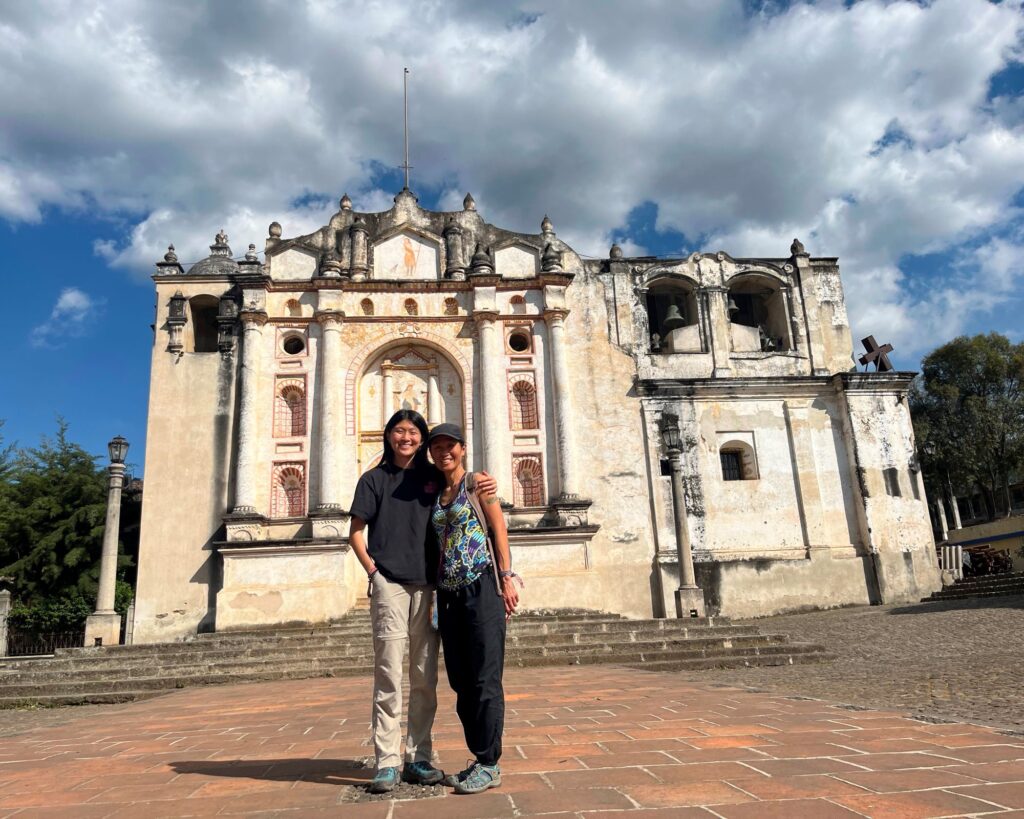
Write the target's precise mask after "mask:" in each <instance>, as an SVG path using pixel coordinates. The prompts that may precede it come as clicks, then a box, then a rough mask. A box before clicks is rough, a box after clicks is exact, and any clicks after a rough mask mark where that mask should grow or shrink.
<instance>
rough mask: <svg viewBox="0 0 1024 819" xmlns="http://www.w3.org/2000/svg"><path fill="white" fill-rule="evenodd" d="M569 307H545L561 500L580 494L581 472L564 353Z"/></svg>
mask: <svg viewBox="0 0 1024 819" xmlns="http://www.w3.org/2000/svg"><path fill="white" fill-rule="evenodd" d="M568 314H569V311H568V310H551V309H549V310H546V311H545V312H544V318H545V320H546V321H547V325H548V338H549V347H550V350H551V382H552V384H553V386H554V393H555V395H554V399H555V438H556V440H557V444H558V484H559V487H560V497H559V500H565V501H572V500H576V499H578V498H579V473H578V469H577V466H576V442H575V429H574V426H573V410H572V396H571V392H570V387H569V364H568V359H567V358H566V353H565V317H566V316H567V315H568Z"/></svg>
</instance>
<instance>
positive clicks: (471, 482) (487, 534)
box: [465, 472, 504, 597]
mask: <svg viewBox="0 0 1024 819" xmlns="http://www.w3.org/2000/svg"><path fill="white" fill-rule="evenodd" d="M465 481H466V497H467V498H468V499H469V505H470V506H472V507H473V511H474V512H475V513H476V519H477V520H478V521H479V522H480V528H481V529H483V530H484V540H485V541H486V542H487V553H488V554H489V555H490V556H491V568H492V571H493V574H494V585H495V587H496V588H497V590H498V596H499V597H503V596H504V595H502V593H501V580H500V578H499V577H498V555H497V554H496V553H495V550H494V540H493V538H492V537H491V529H490V526H488V524H487V516H486V515H485V514H484V508H483V507H482V506H481V505H480V498H479V497H477V494H476V474H475V473H473V472H467V473H466V477H465Z"/></svg>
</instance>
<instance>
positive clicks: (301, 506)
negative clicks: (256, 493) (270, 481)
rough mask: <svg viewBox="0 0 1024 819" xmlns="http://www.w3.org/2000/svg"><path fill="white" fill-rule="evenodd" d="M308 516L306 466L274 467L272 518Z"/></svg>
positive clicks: (277, 465)
mask: <svg viewBox="0 0 1024 819" xmlns="http://www.w3.org/2000/svg"><path fill="white" fill-rule="evenodd" d="M305 514H306V472H305V464H300V463H295V464H276V465H275V466H274V485H273V496H272V497H271V500H270V516H271V517H272V518H298V517H302V516H303V515H305Z"/></svg>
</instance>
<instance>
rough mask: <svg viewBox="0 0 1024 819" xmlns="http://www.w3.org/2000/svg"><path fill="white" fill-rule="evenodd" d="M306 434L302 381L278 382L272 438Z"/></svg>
mask: <svg viewBox="0 0 1024 819" xmlns="http://www.w3.org/2000/svg"><path fill="white" fill-rule="evenodd" d="M305 434H306V390H305V385H304V384H303V383H302V379H298V378H296V379H288V380H287V381H285V380H282V381H280V382H278V388H277V395H276V396H275V397H274V436H275V437H278V438H280V437H289V436H297V435H305Z"/></svg>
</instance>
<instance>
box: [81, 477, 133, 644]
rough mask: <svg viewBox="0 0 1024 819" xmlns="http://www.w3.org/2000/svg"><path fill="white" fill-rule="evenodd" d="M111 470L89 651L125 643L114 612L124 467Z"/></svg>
mask: <svg viewBox="0 0 1024 819" xmlns="http://www.w3.org/2000/svg"><path fill="white" fill-rule="evenodd" d="M107 469H108V471H109V473H110V484H109V488H108V490H107V521H106V526H105V527H104V529H103V552H102V555H101V557H100V585H99V590H98V592H97V594H96V611H94V612H93V613H92V614H90V615H89V616H88V617H87V618H86V619H85V645H86V646H87V647H88V646H116V645H118V644H119V643H120V642H121V615H120V614H118V613H117V612H116V611H114V590H115V585H116V583H117V536H118V530H119V529H120V523H121V487H122V486H123V485H124V464H111V465H110V466H108V467H107Z"/></svg>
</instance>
